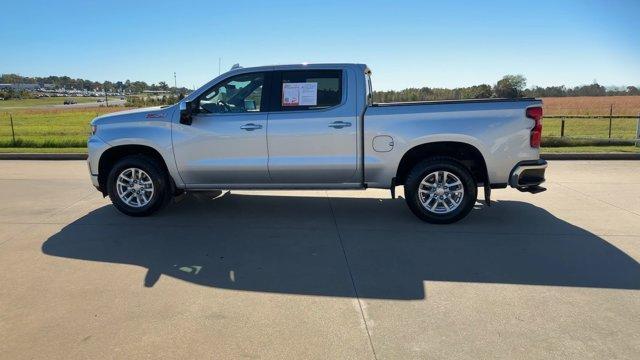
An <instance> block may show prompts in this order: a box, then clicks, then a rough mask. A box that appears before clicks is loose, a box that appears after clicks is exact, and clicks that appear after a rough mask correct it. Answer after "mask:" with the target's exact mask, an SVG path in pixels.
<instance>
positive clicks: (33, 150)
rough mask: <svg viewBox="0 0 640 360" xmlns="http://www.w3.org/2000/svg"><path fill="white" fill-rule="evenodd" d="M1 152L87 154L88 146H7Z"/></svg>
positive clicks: (0, 149)
mask: <svg viewBox="0 0 640 360" xmlns="http://www.w3.org/2000/svg"><path fill="white" fill-rule="evenodd" d="M0 153H12V154H24V153H36V154H78V153H80V154H86V153H87V148H86V147H69V148H24V147H6V148H0Z"/></svg>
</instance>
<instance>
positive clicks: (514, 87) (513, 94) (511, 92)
mask: <svg viewBox="0 0 640 360" xmlns="http://www.w3.org/2000/svg"><path fill="white" fill-rule="evenodd" d="M525 86H527V79H526V78H525V77H524V76H522V75H505V76H504V77H503V78H502V79H500V80H499V81H498V83H496V85H495V86H494V87H493V92H494V94H495V95H496V97H499V98H517V97H522V96H523V90H524V88H525Z"/></svg>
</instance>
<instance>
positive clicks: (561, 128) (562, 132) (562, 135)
mask: <svg viewBox="0 0 640 360" xmlns="http://www.w3.org/2000/svg"><path fill="white" fill-rule="evenodd" d="M560 137H561V138H563V137H564V118H562V123H561V125H560Z"/></svg>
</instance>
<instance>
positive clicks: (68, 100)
mask: <svg viewBox="0 0 640 360" xmlns="http://www.w3.org/2000/svg"><path fill="white" fill-rule="evenodd" d="M77 103H78V102H77V101H75V100H74V99H66V100H65V101H64V105H72V104H77Z"/></svg>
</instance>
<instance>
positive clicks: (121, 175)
mask: <svg viewBox="0 0 640 360" xmlns="http://www.w3.org/2000/svg"><path fill="white" fill-rule="evenodd" d="M107 191H108V193H109V198H110V199H111V202H112V203H113V205H114V206H115V207H116V209H118V210H119V211H120V212H122V213H124V214H126V215H129V216H147V215H151V214H153V213H154V212H156V211H158V210H160V209H161V208H162V207H164V206H165V205H166V204H167V203H168V201H169V199H170V196H171V192H170V186H169V177H168V175H167V174H166V172H165V171H164V170H163V169H162V167H161V166H160V165H159V164H158V163H157V162H156V161H155V160H153V159H151V158H149V157H147V156H144V155H132V156H127V157H125V158H122V159H121V160H120V161H118V162H117V163H116V164H115V165H114V167H113V168H112V169H111V172H110V173H109V176H108V178H107Z"/></svg>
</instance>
